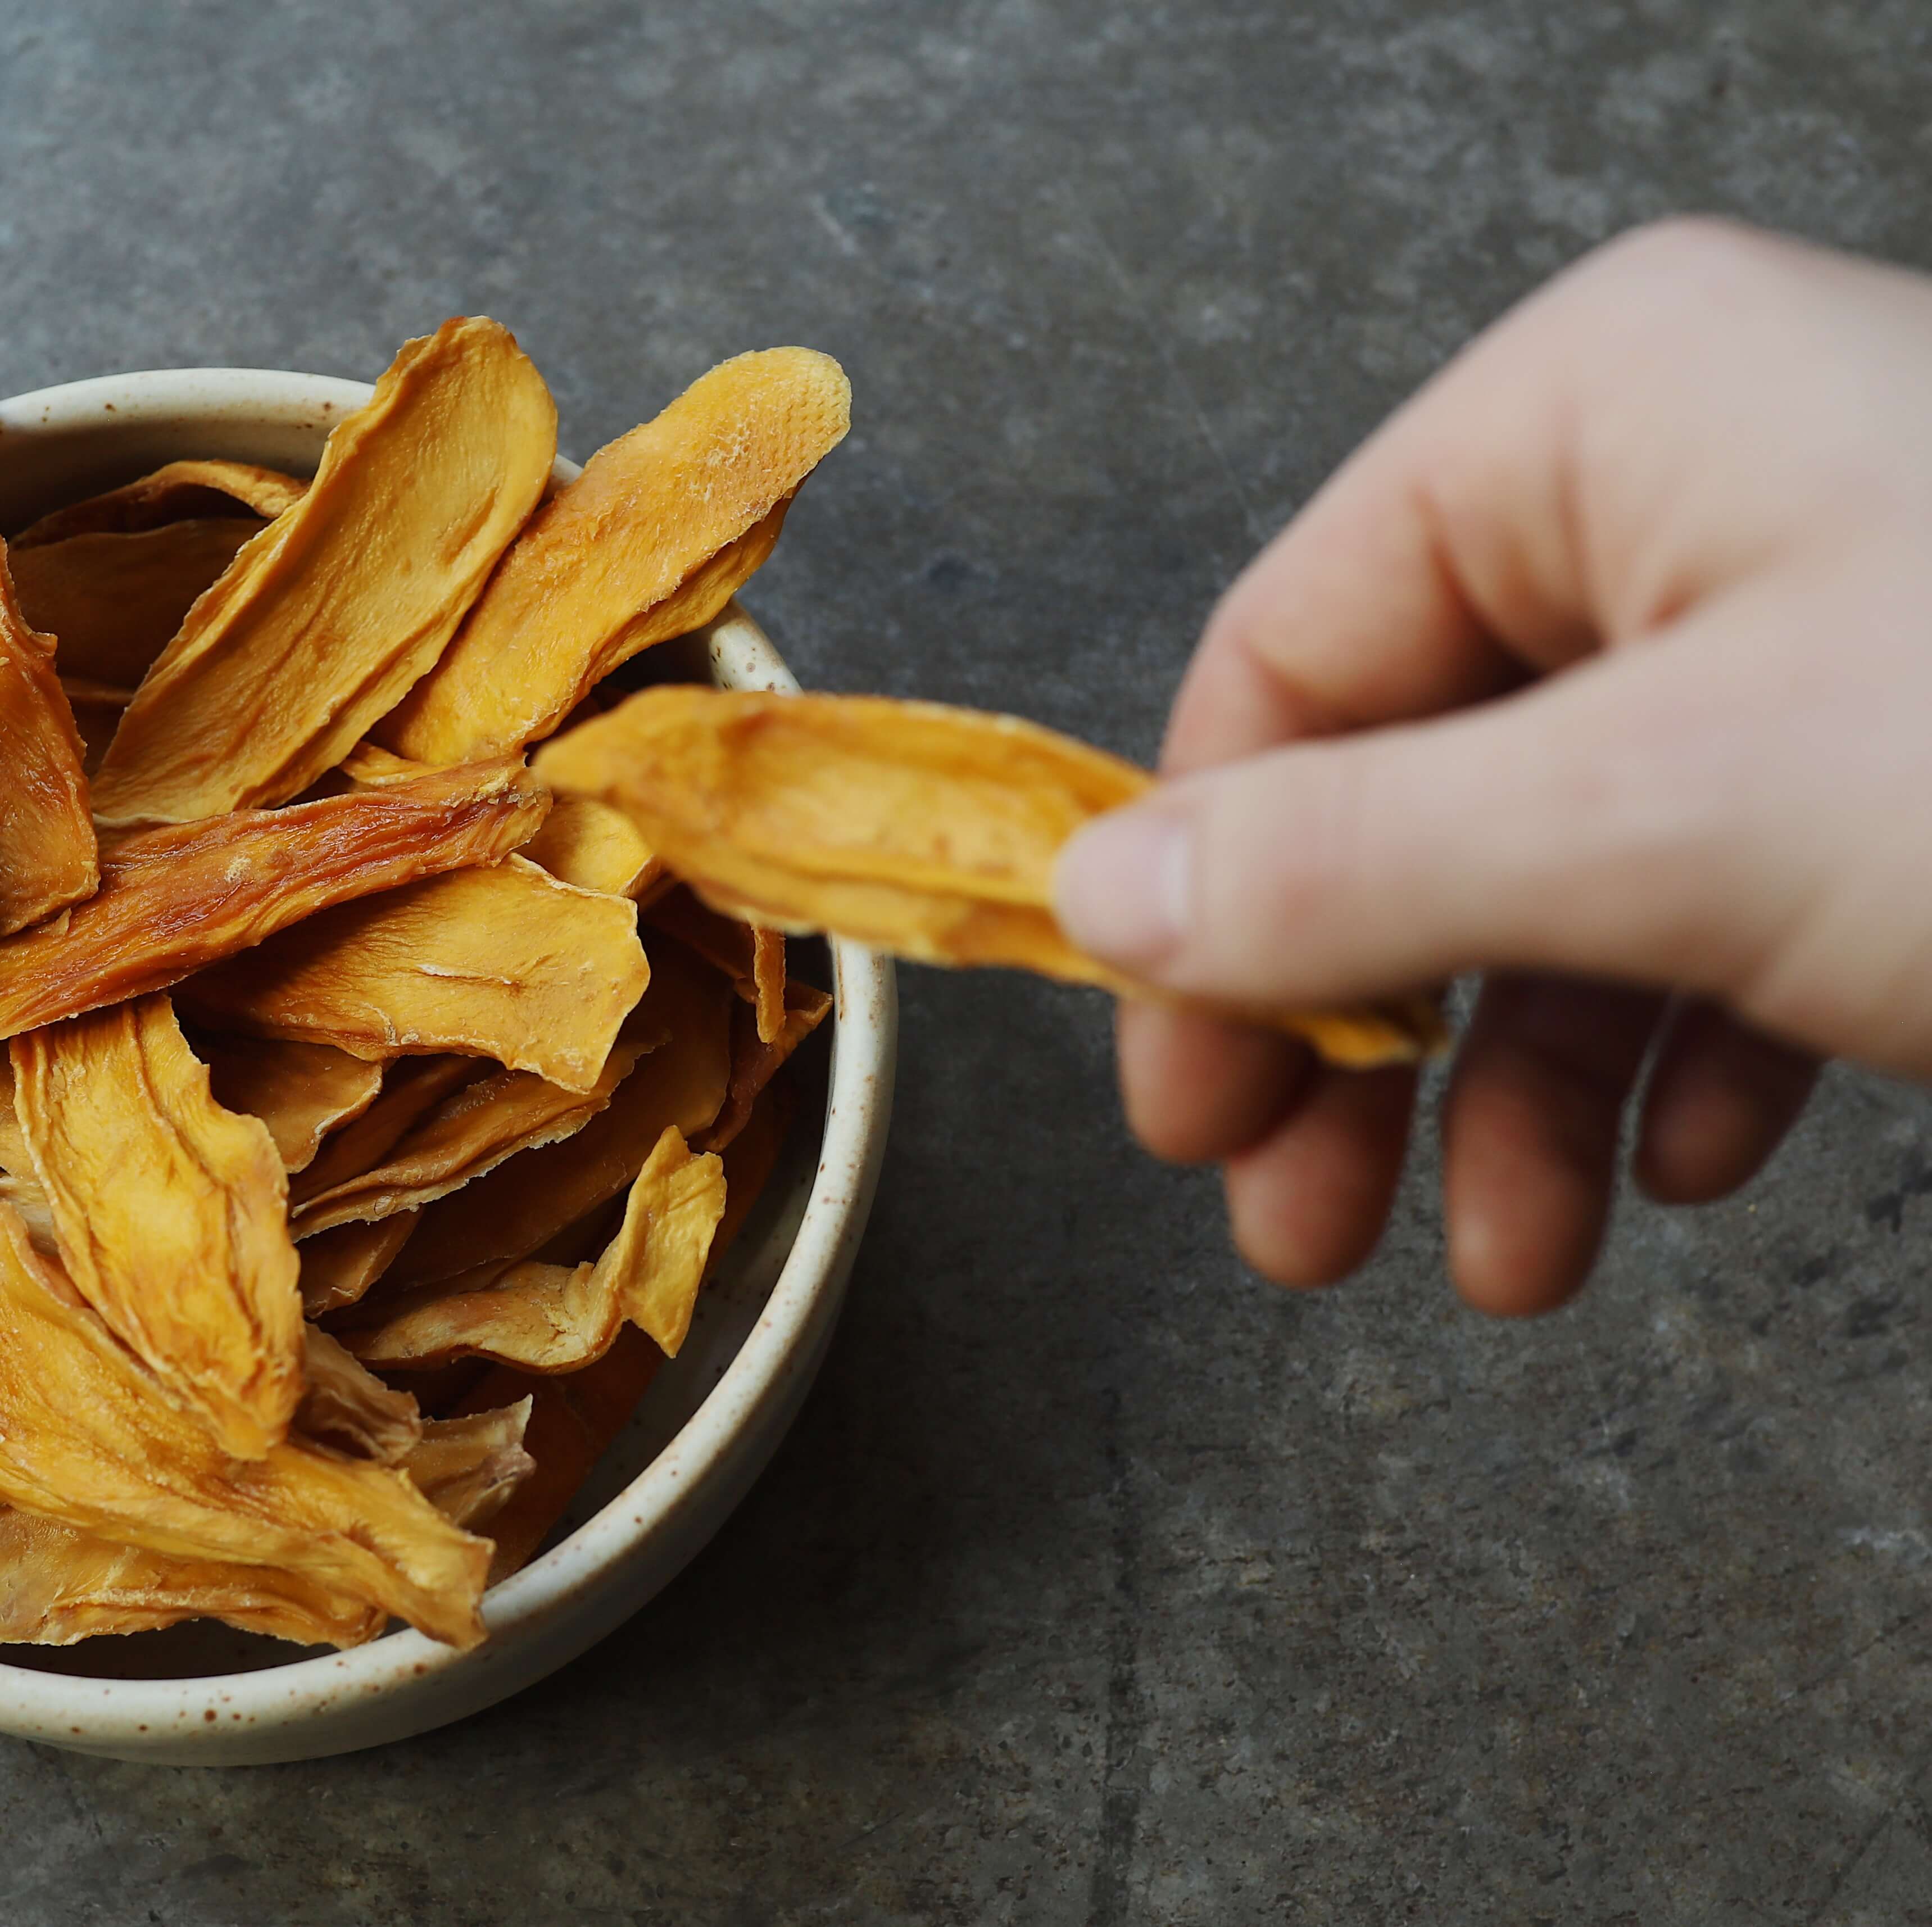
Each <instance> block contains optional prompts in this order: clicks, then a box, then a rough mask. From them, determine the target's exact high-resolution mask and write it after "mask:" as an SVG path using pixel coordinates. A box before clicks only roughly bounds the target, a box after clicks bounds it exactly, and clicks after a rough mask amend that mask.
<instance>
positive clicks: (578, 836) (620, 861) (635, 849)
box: [344, 759, 664, 899]
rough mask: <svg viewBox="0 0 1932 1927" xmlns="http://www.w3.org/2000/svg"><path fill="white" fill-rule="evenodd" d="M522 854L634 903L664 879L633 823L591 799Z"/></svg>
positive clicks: (573, 800) (567, 879)
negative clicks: (630, 899) (629, 898)
mask: <svg viewBox="0 0 1932 1927" xmlns="http://www.w3.org/2000/svg"><path fill="white" fill-rule="evenodd" d="M399 760H400V759H399ZM344 767H347V765H345V766H344ZM404 767H407V768H410V769H415V768H419V767H421V766H420V765H419V764H406V765H405V766H404ZM523 855H524V856H525V857H527V858H528V859H529V861H530V862H532V863H537V864H540V865H541V866H542V867H543V868H544V869H547V871H549V872H550V875H552V876H553V877H555V878H557V879H558V880H559V881H560V882H563V883H571V884H576V886H577V888H578V889H579V890H602V891H604V892H605V893H607V895H609V896H628V897H631V898H632V899H635V898H637V897H638V896H642V895H643V893H644V892H645V891H646V890H648V889H649V887H651V885H652V884H654V883H655V882H656V881H657V880H658V878H659V877H661V876H662V875H664V860H663V859H662V858H661V857H659V856H658V854H656V853H655V851H653V850H652V848H651V846H650V845H649V844H648V843H646V842H645V841H644V839H643V838H642V837H641V836H639V835H638V834H637V830H636V827H635V826H634V824H632V823H631V819H630V818H628V816H626V815H625V814H624V812H622V810H620V809H612V808H611V807H610V805H609V804H608V803H598V802H597V801H596V800H595V799H594V798H592V797H560V798H559V800H557V801H556V803H553V805H552V806H551V807H550V814H549V815H547V817H545V818H544V826H543V827H542V828H541V830H538V832H537V833H536V834H535V836H532V838H531V839H530V840H529V842H527V843H526V844H525V845H523Z"/></svg>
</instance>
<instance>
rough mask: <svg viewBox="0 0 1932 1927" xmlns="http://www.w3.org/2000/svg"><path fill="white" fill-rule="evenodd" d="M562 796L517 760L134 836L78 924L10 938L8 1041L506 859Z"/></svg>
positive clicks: (6, 957)
mask: <svg viewBox="0 0 1932 1927" xmlns="http://www.w3.org/2000/svg"><path fill="white" fill-rule="evenodd" d="M548 807H549V798H548V797H547V794H545V792H544V790H543V788H542V787H541V785H539V784H538V783H537V782H535V781H534V780H533V779H532V778H531V777H530V776H529V775H528V774H527V773H526V772H525V771H523V770H521V769H520V768H519V767H517V765H516V764H514V763H490V764H475V765H472V766H471V767H468V768H466V769H458V770H439V771H437V772H436V773H434V775H432V776H425V777H422V778H419V779H417V780H416V782H410V783H397V784H393V785H390V786H389V788H386V789H383V790H378V791H357V792H356V793H353V794H350V795H347V796H338V797H322V798H320V799H319V800H317V801H316V802H314V803H298V804H296V805H295V806H293V807H292V808H290V809H275V810H251V811H247V812H242V813H241V814H239V815H234V816H226V817H220V818H214V819H213V820H211V821H208V822H205V823H192V824H177V825H172V826H169V827H164V828H161V829H157V830H144V831H140V832H137V833H135V834H133V835H130V836H123V837H121V838H119V839H116V840H115V841H114V842H113V843H112V844H111V845H110V847H109V848H107V851H105V853H104V855H103V857H102V861H101V887H100V889H99V890H98V891H97V892H96V893H95V894H94V895H93V896H91V897H89V898H88V899H86V901H85V902H82V903H79V904H77V905H74V908H72V909H71V911H69V912H68V916H67V918H66V920H65V923H63V924H61V925H58V926H55V925H43V926H40V928H39V929H33V930H26V931H23V932H20V933H19V934H18V935H15V936H13V937H11V938H7V939H6V940H5V941H0V1037H11V1036H13V1034H15V1033H16V1032H17V1031H24V1030H31V1029H32V1028H34V1026H35V1025H40V1024H49V1023H52V1022H54V1021H55V1019H58V1018H62V1017H71V1016H77V1015H79V1014H80V1013H81V1012H82V1011H83V1010H93V1009H95V1008H96V1007H98V1006H99V1005H101V1004H113V1003H118V1002H119V1001H121V999H123V998H129V997H139V996H142V995H145V993H146V992H149V991H152V990H163V989H166V988H167V987H168V986H169V985H170V984H173V983H178V982H179V981H180V980H181V979H182V978H183V977H186V976H187V975H188V974H190V972H191V971H197V970H199V969H201V968H202V967H203V966H204V965H208V964H211V963H215V962H219V961H220V959H222V958H223V957H227V956H233V955H234V954H235V953H236V951H238V950H246V949H247V948H248V947H250V946H251V944H259V943H260V942H261V941H263V938H266V937H269V936H272V935H274V934H275V932H276V931H278V930H280V929H283V928H284V927H285V926H287V925H288V924H290V923H295V922H296V921H297V920H299V919H300V918H302V917H308V916H311V915H312V914H314V913H315V912H316V911H320V910H322V909H324V908H327V907H328V906H329V905H332V904H338V903H341V902H345V901H346V900H347V899H350V898H353V897H359V896H368V895H369V894H371V893H372V892H374V891H378V890H394V889H395V887H397V886H398V884H404V883H408V882H410V881H413V879H415V878H419V877H425V876H434V875H437V874H438V873H440V872H443V871H446V870H452V869H458V868H460V867H461V866H463V865H464V864H469V863H493V862H494V861H495V860H496V859H497V858H498V857H502V856H504V855H505V854H508V852H509V851H511V850H514V848H516V847H517V845H518V844H519V843H521V842H523V841H525V840H526V839H527V838H528V837H529V836H531V835H532V833H534V832H535V829H536V827H537V826H538V824H540V823H541V821H543V817H544V811H545V810H546V809H547V808H548Z"/></svg>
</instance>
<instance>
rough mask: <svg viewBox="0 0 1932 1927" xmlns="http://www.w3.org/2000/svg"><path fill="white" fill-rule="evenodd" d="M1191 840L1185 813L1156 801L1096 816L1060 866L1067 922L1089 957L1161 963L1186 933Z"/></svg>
mask: <svg viewBox="0 0 1932 1927" xmlns="http://www.w3.org/2000/svg"><path fill="white" fill-rule="evenodd" d="M1191 840H1192V839H1190V836H1189V834H1188V827H1187V822H1186V821H1185V820H1184V818H1182V816H1181V815H1180V813H1179V812H1177V811H1175V810H1172V809H1163V808H1161V807H1160V806H1157V805H1155V806H1142V807H1140V808H1138V809H1120V810H1115V812H1112V814H1111V815H1107V816H1103V817H1101V818H1100V819H1099V820H1098V821H1096V822H1093V823H1090V824H1088V826H1087V827H1086V828H1085V829H1084V830H1082V831H1080V832H1079V834H1078V835H1077V836H1074V837H1073V839H1071V840H1070V842H1068V844H1067V847H1066V848H1064V850H1062V851H1061V853H1060V861H1059V863H1058V866H1056V868H1055V872H1054V880H1053V881H1054V909H1055V914H1056V915H1057V916H1058V917H1059V919H1060V927H1061V929H1063V930H1064V931H1065V932H1066V933H1067V935H1068V937H1069V938H1071V939H1072V940H1073V942H1074V943H1075V944H1078V945H1079V947H1080V948H1081V949H1082V950H1085V951H1086V952H1088V954H1089V955H1091V956H1097V957H1101V958H1104V959H1106V961H1107V962H1109V963H1114V964H1118V965H1120V966H1121V968H1123V969H1125V970H1129V971H1136V972H1140V973H1145V972H1147V971H1151V970H1152V969H1154V968H1156V967H1157V966H1158V965H1160V963H1161V962H1163V960H1164V959H1166V958H1167V957H1169V956H1172V954H1173V953H1174V952H1175V950H1177V949H1178V948H1179V947H1180V945H1181V940H1182V938H1183V937H1184V935H1186V932H1187V921H1188V908H1189V902H1190V888H1191V884H1190V875H1189V872H1190V868H1191V866H1192V863H1193V854H1192V849H1191Z"/></svg>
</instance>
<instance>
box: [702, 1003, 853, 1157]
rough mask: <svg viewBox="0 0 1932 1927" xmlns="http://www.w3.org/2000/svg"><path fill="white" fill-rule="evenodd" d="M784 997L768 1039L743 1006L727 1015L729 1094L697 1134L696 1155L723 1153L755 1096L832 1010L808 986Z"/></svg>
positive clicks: (745, 1118)
mask: <svg viewBox="0 0 1932 1927" xmlns="http://www.w3.org/2000/svg"><path fill="white" fill-rule="evenodd" d="M831 1009H832V999H831V998H829V997H828V996H827V995H826V994H825V992H823V991H822V990H819V989H814V987H813V986H811V984H808V983H788V984H787V985H786V986H784V1017H783V1018H782V1019H781V1020H780V1022H779V1024H778V1030H777V1033H776V1034H775V1035H774V1036H772V1037H766V1035H765V1034H764V1031H763V1027H762V1026H761V1025H760V1024H759V1022H757V1018H756V1017H755V1016H754V1014H753V1013H752V1012H751V1010H749V1009H748V1008H747V1007H745V1005H743V1004H740V1005H739V1007H738V1008H737V1009H736V1010H734V1011H733V1013H731V1085H730V1090H729V1091H728V1092H727V1094H726V1096H725V1099H724V1109H722V1110H721V1111H720V1112H718V1116H717V1118H716V1121H715V1122H714V1123H713V1124H712V1125H711V1126H710V1127H709V1129H708V1130H705V1131H703V1132H702V1133H700V1136H699V1138H698V1148H700V1150H703V1151H722V1150H723V1149H724V1147H725V1146H726V1145H727V1144H729V1143H730V1142H731V1140H732V1139H733V1138H735V1137H736V1136H737V1135H738V1133H739V1132H740V1131H741V1130H743V1129H744V1127H745V1122H746V1121H747V1120H748V1118H750V1116H751V1108H752V1106H754V1104H755V1103H757V1100H758V1094H759V1093H760V1091H763V1089H764V1088H765V1086H766V1085H767V1084H769V1082H771V1081H772V1079H773V1078H774V1077H775V1076H777V1074H778V1070H779V1067H781V1065H782V1064H784V1061H785V1060H786V1059H787V1058H788V1057H790V1055H791V1054H792V1052H793V1051H795V1050H796V1049H797V1048H798V1047H799V1045H800V1044H802V1043H804V1041H805V1039H806V1038H807V1037H810V1036H811V1034H812V1032H813V1031H815V1030H817V1028H818V1027H819V1025H820V1024H821V1023H823V1022H824V1021H825V1019H826V1016H828V1015H829V1013H830V1011H831Z"/></svg>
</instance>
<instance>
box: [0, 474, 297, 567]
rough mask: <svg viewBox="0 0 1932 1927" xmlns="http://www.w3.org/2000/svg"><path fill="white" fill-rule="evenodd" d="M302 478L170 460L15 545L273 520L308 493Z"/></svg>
mask: <svg viewBox="0 0 1932 1927" xmlns="http://www.w3.org/2000/svg"><path fill="white" fill-rule="evenodd" d="M307 490H308V483H307V482H304V481H302V479H300V477H299V476H293V475H284V474H283V473H282V472H281V470H279V469H273V468H258V467H256V466H255V464H254V463H252V462H243V461H171V462H167V463H164V464H163V465H162V466H161V467H159V468H157V469H156V470H154V473H152V474H151V475H144V476H142V477H141V478H140V479H139V481H138V482H129V483H127V485H126V486H125V487H124V488H110V489H109V490H108V491H107V493H106V494H103V495H90V496H89V497H88V498H87V499H86V501H84V502H75V503H70V504H69V505H68V506H67V507H66V508H65V509H55V510H54V511H53V512H52V514H51V515H43V516H42V517H41V518H40V520H39V521H37V522H35V523H34V524H32V525H31V527H27V528H24V529H23V530H21V531H20V533H19V534H18V535H17V536H14V537H13V547H14V548H40V547H41V546H42V545H44V544H46V543H48V542H67V541H69V540H71V539H72V538H73V537H74V536H85V535H93V534H96V533H103V532H105V533H110V534H121V535H124V534H127V533H130V532H131V531H135V530H142V529H154V528H160V527H163V526H165V525H166V524H168V523H170V522H181V521H202V520H208V519H217V518H236V519H242V518H249V519H253V518H260V519H261V520H263V521H274V520H275V518H276V517H277V516H278V515H281V513H282V512H284V510H285V509H293V507H294V506H295V505H296V503H298V502H299V501H300V500H302V497H303V495H304V494H305V492H306V491H307Z"/></svg>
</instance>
